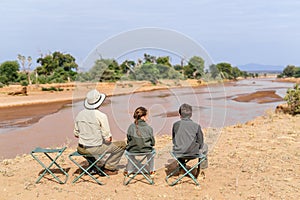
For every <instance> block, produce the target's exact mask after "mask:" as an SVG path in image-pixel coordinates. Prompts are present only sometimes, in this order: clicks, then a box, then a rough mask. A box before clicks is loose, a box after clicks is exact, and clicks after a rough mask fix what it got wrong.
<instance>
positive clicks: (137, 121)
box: [124, 107, 155, 176]
mask: <svg viewBox="0 0 300 200" xmlns="http://www.w3.org/2000/svg"><path fill="white" fill-rule="evenodd" d="M133 118H134V123H132V124H131V125H130V126H129V128H128V130H127V146H126V151H128V152H131V153H147V152H152V150H153V146H154V145H155V139H154V136H153V129H152V127H151V126H149V125H148V124H147V123H146V121H147V120H148V115H147V109H146V108H144V107H138V108H137V109H136V110H135V112H134V114H133ZM150 157H151V154H149V155H147V159H149V158H150ZM130 158H131V159H132V160H133V161H134V160H135V158H134V156H131V157H130ZM146 169H147V170H148V172H150V175H151V176H154V174H155V170H154V159H152V160H151V161H150V162H149V166H148V167H147V168H146ZM134 170H135V167H134V166H133V164H132V163H131V162H128V164H127V167H126V170H125V171H124V175H125V176H126V175H129V174H131V173H132V172H133V171H134Z"/></svg>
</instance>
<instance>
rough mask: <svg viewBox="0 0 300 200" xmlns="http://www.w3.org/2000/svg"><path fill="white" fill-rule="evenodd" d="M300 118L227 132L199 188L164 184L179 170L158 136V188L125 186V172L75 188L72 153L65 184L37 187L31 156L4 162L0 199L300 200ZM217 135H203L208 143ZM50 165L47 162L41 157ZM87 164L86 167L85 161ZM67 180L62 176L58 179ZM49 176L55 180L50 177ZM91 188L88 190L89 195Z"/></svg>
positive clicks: (276, 117) (282, 117)
mask: <svg viewBox="0 0 300 200" xmlns="http://www.w3.org/2000/svg"><path fill="white" fill-rule="evenodd" d="M299 121H300V115H297V116H290V115H286V114H275V113H274V112H273V111H268V112H266V114H265V115H264V116H261V117H257V118H256V119H254V120H252V121H250V122H248V123H246V124H237V125H234V126H229V127H225V128H223V129H222V130H221V135H220V137H219V138H218V140H217V142H216V144H215V146H214V148H213V149H211V150H210V152H209V167H208V169H206V170H205V175H206V176H205V178H204V177H203V176H199V177H198V180H199V182H200V184H201V185H200V186H199V187H197V186H195V185H194V184H193V182H192V181H191V179H189V178H184V179H183V180H184V181H183V182H180V183H179V184H178V185H176V186H174V187H170V186H168V185H167V184H166V182H165V181H164V178H165V177H166V171H167V169H168V168H170V167H172V166H174V164H172V161H173V160H172V159H171V158H170V157H167V156H166V157H164V156H163V155H164V154H165V153H166V152H167V150H168V149H169V148H170V146H171V137H170V136H160V137H157V138H156V140H157V144H156V150H157V156H156V167H157V175H156V177H155V184H154V185H148V184H147V183H145V182H142V181H136V182H135V181H133V183H131V184H130V185H128V186H124V185H123V184H122V181H123V175H122V173H121V172H122V170H123V169H124V165H125V164H126V161H125V160H124V159H123V160H122V161H121V163H120V165H119V168H120V171H121V172H120V173H119V174H118V175H115V176H111V177H110V178H109V179H106V178H100V179H101V180H102V181H103V182H104V183H105V185H103V186H100V185H97V184H96V183H95V182H93V181H92V180H91V179H89V178H88V177H85V178H84V179H85V180H86V181H84V180H80V181H79V182H77V183H76V184H72V183H71V182H72V180H73V179H74V175H78V167H76V166H75V165H74V164H73V163H71V161H70V160H69V159H68V154H69V153H71V152H72V151H74V150H75V149H73V148H68V149H67V150H66V152H65V153H64V154H63V155H62V157H61V159H59V161H58V162H59V163H60V164H61V165H62V167H63V168H65V169H67V170H68V173H69V176H70V177H69V180H68V181H67V183H66V184H63V185H60V184H58V183H56V182H55V180H49V179H47V178H43V179H42V180H41V182H40V183H39V184H35V180H36V178H37V177H38V174H39V173H40V172H41V171H42V168H41V166H40V165H39V164H38V163H37V162H36V161H35V160H33V158H32V157H31V156H30V155H23V156H18V157H16V158H15V159H5V160H3V161H1V163H0V185H1V191H0V199H7V200H13V199H25V200H26V199H80V200H81V199H205V200H209V199H213V200H219V199H228V200H234V199H237V200H238V199H291V200H298V199H299V198H300V195H299V194H300V189H299V188H300V154H299V148H300V131H299V130H300V124H299V123H298V122H299ZM214 131H216V130H208V129H206V130H204V132H205V138H206V140H209V138H210V134H211V133H212V132H214ZM42 160H43V161H45V158H42ZM82 162H85V161H84V160H82ZM58 175H59V176H60V177H62V175H61V174H58ZM46 177H48V178H50V179H51V176H49V175H47V176H46ZM87 188H88V190H87Z"/></svg>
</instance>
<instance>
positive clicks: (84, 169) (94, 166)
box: [69, 151, 109, 185]
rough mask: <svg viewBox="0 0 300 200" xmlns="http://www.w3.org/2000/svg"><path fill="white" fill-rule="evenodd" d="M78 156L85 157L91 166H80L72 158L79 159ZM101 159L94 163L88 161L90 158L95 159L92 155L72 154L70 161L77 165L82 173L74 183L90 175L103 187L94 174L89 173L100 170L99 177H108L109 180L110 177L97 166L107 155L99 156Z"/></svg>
mask: <svg viewBox="0 0 300 200" xmlns="http://www.w3.org/2000/svg"><path fill="white" fill-rule="evenodd" d="M77 156H82V157H84V158H85V159H86V160H87V161H88V162H89V166H88V167H86V168H84V166H82V165H80V164H79V163H78V162H77V161H76V160H74V159H73V158H72V157H77ZM98 156H99V157H98V158H97V159H95V161H94V162H92V161H91V159H88V158H90V157H93V156H92V155H91V154H80V153H78V152H77V151H75V152H73V153H71V154H70V155H69V159H70V160H71V161H72V162H73V163H74V164H75V165H76V166H78V167H79V168H80V169H81V170H82V172H81V174H79V176H77V177H76V178H75V179H74V180H73V182H72V183H75V182H76V181H78V180H79V179H80V178H81V177H82V176H83V175H84V174H87V175H89V176H90V177H91V178H92V179H93V180H94V181H96V182H97V183H98V184H99V185H103V183H102V182H100V181H99V180H98V179H97V178H96V177H95V176H94V175H93V174H91V173H90V172H89V170H90V169H93V168H96V169H97V170H98V173H99V175H100V176H101V175H102V176H106V177H108V178H109V176H108V175H107V174H106V173H105V172H104V171H103V170H102V169H101V168H100V167H98V166H97V163H98V162H99V161H100V160H101V159H102V158H103V157H104V156H105V153H103V154H99V155H98Z"/></svg>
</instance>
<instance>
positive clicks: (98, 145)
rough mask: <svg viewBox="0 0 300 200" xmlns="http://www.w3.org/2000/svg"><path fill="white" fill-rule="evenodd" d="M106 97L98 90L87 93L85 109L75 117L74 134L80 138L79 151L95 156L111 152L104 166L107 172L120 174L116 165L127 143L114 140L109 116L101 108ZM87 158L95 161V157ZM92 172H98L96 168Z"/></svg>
mask: <svg viewBox="0 0 300 200" xmlns="http://www.w3.org/2000/svg"><path fill="white" fill-rule="evenodd" d="M105 97H106V96H105V94H101V93H100V92H98V91H97V90H91V91H90V92H88V93H87V96H86V99H85V101H84V107H85V109H84V110H82V111H80V112H79V113H78V115H77V116H76V118H75V127H74V135H75V137H78V138H79V141H78V147H77V151H78V152H79V153H81V154H90V155H93V156H97V155H99V154H103V153H109V154H110V155H109V157H108V158H107V159H106V161H105V164H104V166H103V167H102V168H103V171H104V172H105V173H106V174H108V175H115V174H118V170H117V168H116V165H117V164H118V163H119V161H120V159H121V157H122V155H123V153H124V151H125V147H126V143H125V141H116V142H112V134H111V132H110V127H109V123H108V119H107V116H106V114H105V113H103V112H101V111H100V110H99V107H100V106H101V104H102V103H103V101H104V99H105ZM87 159H88V160H89V161H90V162H95V157H89V158H87ZM92 173H97V171H96V169H95V168H94V169H92Z"/></svg>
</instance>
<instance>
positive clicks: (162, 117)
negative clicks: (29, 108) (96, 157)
mask: <svg viewBox="0 0 300 200" xmlns="http://www.w3.org/2000/svg"><path fill="white" fill-rule="evenodd" d="M291 87H293V84H292V83H283V82H274V81H273V79H251V80H250V79H249V80H241V81H238V82H235V83H232V84H226V85H223V84H219V85H208V86H207V87H199V88H191V87H186V88H176V89H174V88H173V89H167V90H158V91H151V92H141V93H133V94H129V95H120V96H111V97H108V98H107V100H106V101H105V104H104V105H103V106H101V108H100V110H101V111H103V112H105V113H106V114H107V115H108V118H109V123H110V126H111V132H112V134H113V138H114V139H115V140H123V139H125V137H126V130H127V128H128V126H129V125H130V123H132V121H133V117H132V115H133V112H134V110H135V108H137V107H138V106H144V107H146V108H147V109H148V110H149V121H148V123H149V124H150V125H151V126H152V127H153V129H154V133H155V135H165V134H168V135H170V134H171V128H172V124H173V123H174V122H175V121H177V120H179V116H178V114H177V113H178V108H179V106H180V105H181V104H182V103H188V104H190V105H192V106H193V116H192V119H193V120H194V121H196V122H198V123H200V124H201V126H202V127H203V128H210V127H215V128H220V127H224V126H228V125H233V124H237V123H245V122H247V121H249V120H251V119H253V118H255V117H256V116H260V115H263V114H264V113H265V111H266V110H268V109H272V110H274V109H275V107H276V106H277V105H278V104H280V103H282V102H278V101H277V102H273V103H261V104H259V103H256V102H237V101H234V100H233V98H234V97H237V96H240V95H244V94H249V93H252V92H256V91H263V90H275V91H276V94H278V95H279V96H281V97H284V96H285V94H286V90H287V89H288V88H291ZM82 109H83V102H82V101H81V102H77V103H74V104H72V105H71V104H70V105H66V106H65V107H64V108H63V109H61V110H60V111H58V112H57V113H54V114H51V115H47V116H45V117H43V118H42V119H41V120H40V121H39V122H38V123H35V124H33V125H31V126H29V127H22V128H12V129H5V130H0V132H2V134H0V159H1V158H7V157H14V156H15V155H17V154H22V153H28V152H30V150H31V149H33V148H35V147H36V146H41V147H56V146H60V145H66V144H67V145H69V146H75V145H76V143H77V139H76V138H74V135H73V127H74V124H73V119H74V117H75V116H76V114H77V113H78V112H79V111H80V110H82Z"/></svg>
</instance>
